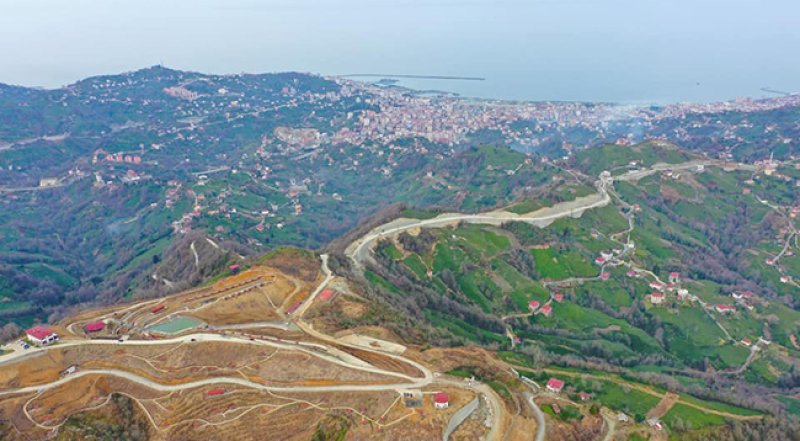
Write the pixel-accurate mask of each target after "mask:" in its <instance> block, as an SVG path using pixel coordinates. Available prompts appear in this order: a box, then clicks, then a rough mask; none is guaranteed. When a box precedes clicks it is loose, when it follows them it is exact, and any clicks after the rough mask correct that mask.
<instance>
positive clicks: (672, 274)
mask: <svg viewBox="0 0 800 441" xmlns="http://www.w3.org/2000/svg"><path fill="white" fill-rule="evenodd" d="M669 276H670V277H672V278H673V279H674V278H676V277H680V276H681V275H680V273H676V272H674V271H673V272H671V273H669Z"/></svg>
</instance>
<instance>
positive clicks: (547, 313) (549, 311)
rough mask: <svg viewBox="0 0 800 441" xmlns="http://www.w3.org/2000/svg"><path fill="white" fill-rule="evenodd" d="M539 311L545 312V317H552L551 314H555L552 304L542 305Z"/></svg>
mask: <svg viewBox="0 0 800 441" xmlns="http://www.w3.org/2000/svg"><path fill="white" fill-rule="evenodd" d="M539 312H541V313H542V314H544V316H545V317H550V316H551V315H553V307H552V306H550V305H544V306H542V309H540V310H539Z"/></svg>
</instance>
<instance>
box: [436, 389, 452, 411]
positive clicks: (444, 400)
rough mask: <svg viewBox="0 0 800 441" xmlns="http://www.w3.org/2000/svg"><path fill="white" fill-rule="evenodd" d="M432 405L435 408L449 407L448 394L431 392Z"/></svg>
mask: <svg viewBox="0 0 800 441" xmlns="http://www.w3.org/2000/svg"><path fill="white" fill-rule="evenodd" d="M433 406H434V407H435V408H437V409H447V408H448V407H450V395H448V394H446V393H444V392H437V393H435V394H433Z"/></svg>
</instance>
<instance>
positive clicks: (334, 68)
mask: <svg viewBox="0 0 800 441" xmlns="http://www.w3.org/2000/svg"><path fill="white" fill-rule="evenodd" d="M798 48H800V2H798V1H797V0H726V1H721V0H671V1H661V0H527V1H505V0H474V1H457V0H456V1H446V0H445V1H422V0H282V1H271V0H192V1H177V0H135V1H134V0H131V1H119V0H69V1H64V0H25V1H18V0H0V82H5V83H14V84H22V85H29V86H44V87H57V86H61V85H64V84H68V83H70V82H73V81H76V80H78V79H80V78H83V77H87V76H91V75H97V74H106V73H118V72H122V71H128V70H133V69H137V68H141V67H145V66H149V65H153V64H164V65H166V66H169V67H173V68H178V69H187V70H197V71H203V72H210V73H236V72H273V71H287V70H293V71H303V72H317V73H323V74H348V73H389V74H418V75H455V76H476V77H484V78H486V81H445V80H408V81H403V82H402V84H404V85H408V86H410V87H414V88H420V89H441V90H448V91H453V92H457V93H460V94H463V95H466V96H479V97H487V98H504V99H519V100H586V101H615V102H661V103H664V102H676V101H714V100H725V99H731V98H735V97H740V96H751V97H760V96H770V95H771V93H768V92H764V91H762V90H761V89H762V88H764V87H767V88H771V89H775V90H779V91H786V92H800V57H798V56H797V53H798Z"/></svg>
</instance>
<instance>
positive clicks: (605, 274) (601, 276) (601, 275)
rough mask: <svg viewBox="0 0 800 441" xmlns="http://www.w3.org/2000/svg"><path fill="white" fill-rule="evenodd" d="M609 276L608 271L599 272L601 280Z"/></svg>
mask: <svg viewBox="0 0 800 441" xmlns="http://www.w3.org/2000/svg"><path fill="white" fill-rule="evenodd" d="M609 276H610V274H609V273H603V274H600V278H601V279H603V280H608V277H609Z"/></svg>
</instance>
